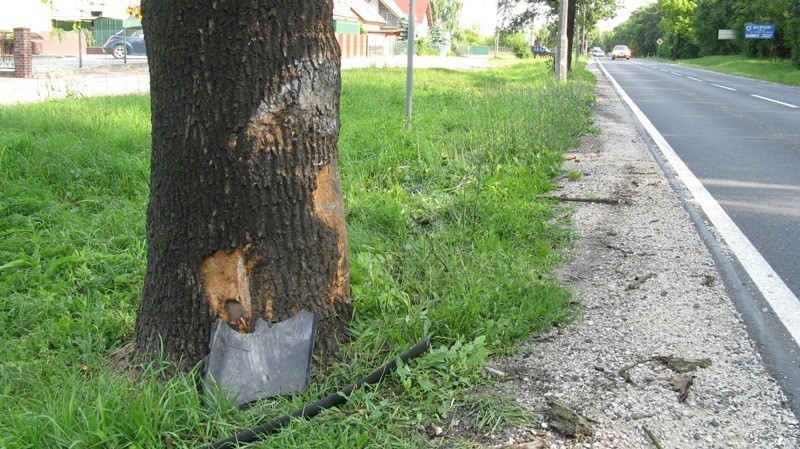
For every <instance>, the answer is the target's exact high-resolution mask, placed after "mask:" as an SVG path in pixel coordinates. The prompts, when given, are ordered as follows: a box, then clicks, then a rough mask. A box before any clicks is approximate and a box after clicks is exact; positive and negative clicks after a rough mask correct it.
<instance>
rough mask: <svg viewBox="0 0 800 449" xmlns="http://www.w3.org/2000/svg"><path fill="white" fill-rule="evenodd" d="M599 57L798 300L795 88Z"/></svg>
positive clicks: (799, 181) (798, 103)
mask: <svg viewBox="0 0 800 449" xmlns="http://www.w3.org/2000/svg"><path fill="white" fill-rule="evenodd" d="M600 62H601V64H602V65H603V67H605V69H606V70H607V71H608V72H609V73H610V74H611V75H612V76H613V77H614V78H615V79H616V81H617V82H618V83H619V85H620V86H621V87H622V88H623V89H624V90H625V92H626V93H627V94H628V96H630V97H631V99H632V100H633V101H634V102H635V103H636V105H637V106H638V107H639V109H641V110H642V112H644V114H645V115H646V116H647V117H648V118H649V119H650V121H651V122H652V123H653V125H654V126H655V127H656V128H657V129H658V131H659V132H660V133H661V135H662V136H664V138H665V139H666V140H667V142H669V144H670V146H672V148H673V149H674V150H675V152H676V153H677V154H678V155H679V156H680V158H681V159H682V160H683V161H684V163H685V164H686V165H687V166H688V167H689V169H690V170H691V171H692V172H693V173H694V175H695V176H696V177H697V178H698V179H699V180H700V181H701V182H702V184H703V186H704V187H705V188H706V189H707V190H708V191H709V192H710V193H711V195H712V196H713V197H714V199H716V201H717V202H718V203H719V204H720V205H721V206H722V208H723V209H724V210H725V212H726V213H727V214H728V215H729V216H730V217H731V219H733V221H734V222H735V223H736V225H737V226H738V227H739V228H740V229H741V230H742V232H743V233H744V234H745V235H746V236H747V238H748V239H749V240H750V242H752V243H753V245H754V246H755V247H756V248H757V249H758V251H759V252H760V253H761V255H762V256H763V257H764V258H765V259H766V260H767V262H768V263H769V264H770V265H771V266H772V268H773V269H774V270H775V272H777V273H778V275H779V276H780V277H781V279H782V280H783V281H784V283H785V284H786V285H787V286H788V287H789V289H790V290H791V291H792V292H793V293H794V295H795V296H797V297H800V263H798V261H797V256H798V254H800V238H799V237H800V89H798V88H795V87H790V86H784V85H779V84H773V83H767V82H763V81H757V80H751V79H746V78H740V77H734V76H729V75H723V74H719V73H713V72H708V71H704V70H697V69H691V68H685V67H680V66H676V65H671V64H661V63H656V62H651V61H648V60H633V61H629V62H628V61H611V59H608V58H601V61H600Z"/></svg>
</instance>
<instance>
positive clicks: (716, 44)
mask: <svg viewBox="0 0 800 449" xmlns="http://www.w3.org/2000/svg"><path fill="white" fill-rule="evenodd" d="M733 11H734V10H733V2H731V1H730V0H698V1H697V9H696V10H695V18H694V23H693V26H694V29H695V36H696V37H697V47H698V50H699V55H700V56H712V55H732V54H736V53H740V52H741V41H740V40H738V39H730V40H720V39H719V30H727V29H732V28H733V22H734V20H733ZM740 34H741V33H740Z"/></svg>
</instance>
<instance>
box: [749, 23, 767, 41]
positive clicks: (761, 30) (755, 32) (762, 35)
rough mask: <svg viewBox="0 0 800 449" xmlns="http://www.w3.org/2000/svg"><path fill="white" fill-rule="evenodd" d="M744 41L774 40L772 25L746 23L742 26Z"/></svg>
mask: <svg viewBox="0 0 800 449" xmlns="http://www.w3.org/2000/svg"><path fill="white" fill-rule="evenodd" d="M744 37H745V39H775V24H774V23H748V24H746V25H745V26H744Z"/></svg>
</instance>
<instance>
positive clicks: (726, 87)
mask: <svg viewBox="0 0 800 449" xmlns="http://www.w3.org/2000/svg"><path fill="white" fill-rule="evenodd" d="M711 85H712V86H716V87H721V88H723V89H728V90H732V91H734V92H736V89H734V88H732V87H728V86H722V85H720V84H714V83H711Z"/></svg>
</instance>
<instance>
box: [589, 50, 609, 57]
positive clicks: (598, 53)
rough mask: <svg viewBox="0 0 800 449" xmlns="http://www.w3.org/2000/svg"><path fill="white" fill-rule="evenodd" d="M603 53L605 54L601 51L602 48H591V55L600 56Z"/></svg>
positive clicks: (603, 54)
mask: <svg viewBox="0 0 800 449" xmlns="http://www.w3.org/2000/svg"><path fill="white" fill-rule="evenodd" d="M605 55H606V53H605V52H604V51H603V49H602V48H595V49H594V50H592V56H596V57H598V58H602V57H603V56H605Z"/></svg>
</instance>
